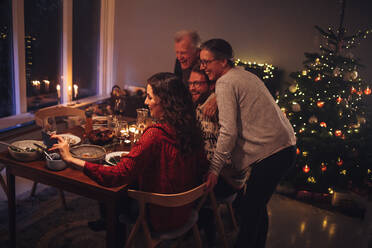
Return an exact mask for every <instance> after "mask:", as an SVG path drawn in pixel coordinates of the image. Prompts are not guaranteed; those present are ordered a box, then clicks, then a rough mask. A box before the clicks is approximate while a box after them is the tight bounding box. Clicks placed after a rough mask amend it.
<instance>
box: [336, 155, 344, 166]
mask: <svg viewBox="0 0 372 248" xmlns="http://www.w3.org/2000/svg"><path fill="white" fill-rule="evenodd" d="M336 164H337V165H338V166H341V165H343V164H344V161H343V160H342V159H341V158H340V157H338V158H337V161H336Z"/></svg>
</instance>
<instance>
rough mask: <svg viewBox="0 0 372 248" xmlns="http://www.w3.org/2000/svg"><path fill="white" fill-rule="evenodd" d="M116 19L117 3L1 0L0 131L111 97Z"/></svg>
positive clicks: (76, 0)
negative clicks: (39, 114)
mask: <svg viewBox="0 0 372 248" xmlns="http://www.w3.org/2000/svg"><path fill="white" fill-rule="evenodd" d="M12 13H13V14H12ZM114 20H115V0H69V1H64V0H0V132H2V131H4V130H7V129H8V128H14V127H19V126H22V125H23V124H24V123H26V124H28V123H32V120H33V114H32V113H33V112H34V111H35V110H37V109H39V108H42V107H46V106H50V105H55V104H58V103H62V104H71V105H73V104H74V102H72V103H71V100H76V99H81V100H80V103H84V102H92V101H95V100H102V99H104V98H106V97H109V94H110V92H111V88H112V85H113V83H112V78H113V45H114V44H113V43H114V39H113V37H114ZM98 68H99V69H98ZM58 84H59V85H60V87H59V88H60V90H59V91H57V85H58ZM73 84H76V85H77V86H78V95H77V96H76V97H74V94H71V93H74V87H73ZM58 95H60V98H59V97H58ZM71 95H72V99H71V97H70V96H71ZM87 96H93V97H89V98H87V99H82V98H85V97H87ZM58 100H59V101H58Z"/></svg>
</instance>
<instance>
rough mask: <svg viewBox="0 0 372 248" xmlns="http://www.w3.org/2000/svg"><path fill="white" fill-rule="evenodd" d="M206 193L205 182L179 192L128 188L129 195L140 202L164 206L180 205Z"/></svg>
mask: <svg viewBox="0 0 372 248" xmlns="http://www.w3.org/2000/svg"><path fill="white" fill-rule="evenodd" d="M204 193H205V183H203V184H201V185H199V186H198V187H195V188H193V189H191V190H188V191H185V192H182V193H177V194H159V193H151V192H144V191H139V190H133V189H128V196H129V197H131V198H134V199H136V200H137V201H139V202H142V201H143V202H144V203H151V204H154V205H158V206H163V207H180V206H184V205H187V204H189V203H191V202H194V201H195V200H197V199H199V198H200V197H201V196H203V195H204Z"/></svg>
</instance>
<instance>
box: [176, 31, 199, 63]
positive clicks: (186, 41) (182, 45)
mask: <svg viewBox="0 0 372 248" xmlns="http://www.w3.org/2000/svg"><path fill="white" fill-rule="evenodd" d="M174 51H175V52H176V57H177V59H178V61H179V62H180V64H181V69H182V70H186V69H188V68H190V67H192V65H193V64H194V63H195V61H196V60H197V59H198V57H199V50H198V49H197V48H196V47H194V46H193V45H192V42H191V39H190V37H188V36H185V37H184V38H183V39H182V40H180V41H179V42H175V43H174Z"/></svg>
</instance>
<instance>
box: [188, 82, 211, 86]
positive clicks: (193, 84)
mask: <svg viewBox="0 0 372 248" xmlns="http://www.w3.org/2000/svg"><path fill="white" fill-rule="evenodd" d="M205 83H207V81H195V82H190V81H188V84H189V86H194V87H199V86H200V85H202V84H205Z"/></svg>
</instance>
